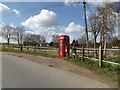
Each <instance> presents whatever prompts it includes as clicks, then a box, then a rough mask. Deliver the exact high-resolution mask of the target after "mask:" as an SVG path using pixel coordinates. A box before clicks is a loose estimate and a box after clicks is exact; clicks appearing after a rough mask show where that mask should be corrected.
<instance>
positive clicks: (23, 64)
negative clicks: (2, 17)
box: [2, 55, 108, 88]
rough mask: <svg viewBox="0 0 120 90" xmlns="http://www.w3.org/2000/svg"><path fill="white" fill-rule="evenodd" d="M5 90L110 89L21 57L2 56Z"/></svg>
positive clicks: (93, 81) (98, 83)
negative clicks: (39, 89)
mask: <svg viewBox="0 0 120 90" xmlns="http://www.w3.org/2000/svg"><path fill="white" fill-rule="evenodd" d="M2 87H3V88H108V86H107V85H106V84H103V83H101V82H98V81H95V80H92V79H90V78H88V77H83V76H80V75H77V74H73V73H71V72H68V71H63V70H60V69H56V68H54V67H48V66H45V65H42V64H38V63H36V62H32V61H29V60H26V59H23V58H20V57H16V56H10V55H3V56H2Z"/></svg>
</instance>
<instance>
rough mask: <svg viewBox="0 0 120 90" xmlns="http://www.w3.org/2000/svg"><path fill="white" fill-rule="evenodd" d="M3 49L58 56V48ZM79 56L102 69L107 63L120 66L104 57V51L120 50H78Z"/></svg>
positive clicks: (4, 46) (25, 47)
mask: <svg viewBox="0 0 120 90" xmlns="http://www.w3.org/2000/svg"><path fill="white" fill-rule="evenodd" d="M2 48H3V49H4V48H10V49H12V50H15V49H17V50H19V51H21V52H22V51H33V52H36V53H41V52H42V53H44V54H48V55H54V56H57V55H58V48H53V47H37V46H15V45H9V46H7V45H3V46H2ZM76 50H77V55H78V56H79V57H81V58H82V61H83V62H84V60H85V59H91V60H95V61H99V67H102V63H103V62H106V63H110V64H115V65H120V63H116V62H111V61H106V60H103V58H104V55H103V51H115V52H120V49H102V47H100V48H99V49H93V48H84V47H82V48H77V49H76ZM95 50H96V51H97V56H98V57H97V58H95V57H94V51H95ZM87 51H89V56H87ZM116 56H117V55H116Z"/></svg>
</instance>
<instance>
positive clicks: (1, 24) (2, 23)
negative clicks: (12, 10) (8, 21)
mask: <svg viewBox="0 0 120 90" xmlns="http://www.w3.org/2000/svg"><path fill="white" fill-rule="evenodd" d="M4 25H5V24H4V22H2V21H0V29H1V28H2V27H4Z"/></svg>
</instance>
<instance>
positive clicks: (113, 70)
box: [0, 48, 120, 84]
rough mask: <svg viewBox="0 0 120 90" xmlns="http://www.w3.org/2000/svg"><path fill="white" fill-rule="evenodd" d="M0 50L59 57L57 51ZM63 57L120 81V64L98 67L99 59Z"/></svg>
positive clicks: (106, 64) (110, 59) (112, 59)
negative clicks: (83, 59)
mask: <svg viewBox="0 0 120 90" xmlns="http://www.w3.org/2000/svg"><path fill="white" fill-rule="evenodd" d="M0 50H2V51H5V52H15V53H26V54H32V55H41V56H44V57H52V58H58V56H57V54H56V53H57V52H56V51H43V50H36V51H35V52H34V51H27V50H23V51H22V52H21V51H20V50H19V49H12V48H4V49H2V48H0ZM61 59H64V60H66V61H69V62H72V63H73V64H76V65H78V66H80V67H84V68H87V69H89V70H91V71H93V72H95V73H97V74H98V75H105V76H106V77H108V78H109V79H110V80H112V81H113V82H118V81H119V82H120V78H119V76H120V72H119V71H120V66H117V65H112V64H108V63H103V67H102V68H100V67H98V61H92V60H90V59H85V61H84V62H82V59H81V58H79V57H76V59H73V58H72V57H70V58H68V57H65V58H61ZM105 59H106V60H109V61H113V62H114V61H115V62H116V61H118V63H120V61H119V60H118V59H116V58H105ZM119 84H120V83H119Z"/></svg>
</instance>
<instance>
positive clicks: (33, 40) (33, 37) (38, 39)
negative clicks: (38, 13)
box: [24, 34, 46, 46]
mask: <svg viewBox="0 0 120 90" xmlns="http://www.w3.org/2000/svg"><path fill="white" fill-rule="evenodd" d="M45 42H46V39H45V37H44V36H42V35H37V34H28V36H27V37H25V39H24V45H29V46H36V45H40V44H41V43H45Z"/></svg>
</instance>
